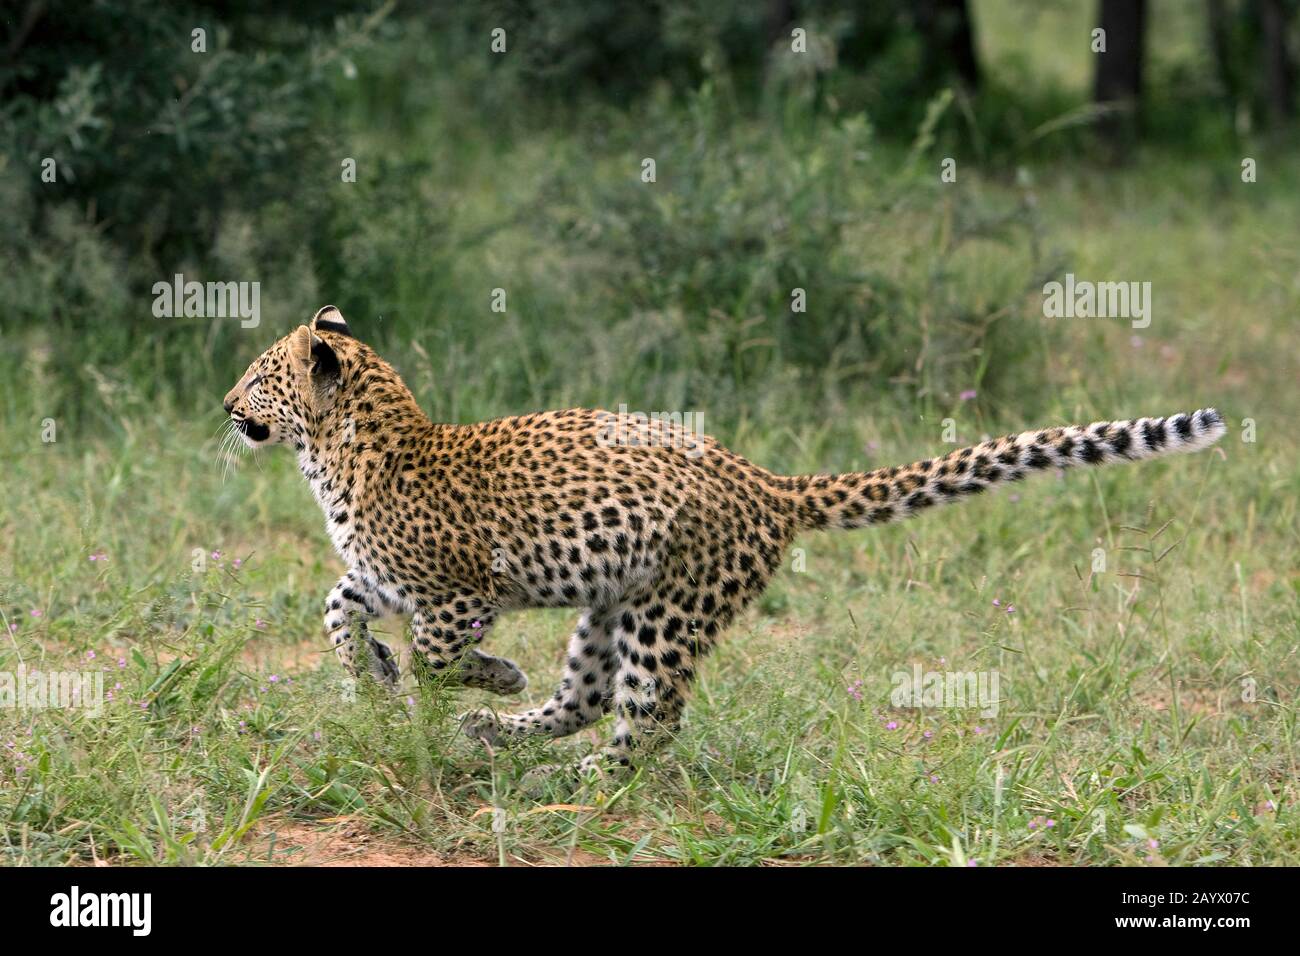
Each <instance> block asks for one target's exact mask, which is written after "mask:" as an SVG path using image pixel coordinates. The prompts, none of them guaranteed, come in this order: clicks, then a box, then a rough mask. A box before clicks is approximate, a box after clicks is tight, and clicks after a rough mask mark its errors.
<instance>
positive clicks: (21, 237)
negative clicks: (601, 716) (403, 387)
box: [0, 0, 1295, 422]
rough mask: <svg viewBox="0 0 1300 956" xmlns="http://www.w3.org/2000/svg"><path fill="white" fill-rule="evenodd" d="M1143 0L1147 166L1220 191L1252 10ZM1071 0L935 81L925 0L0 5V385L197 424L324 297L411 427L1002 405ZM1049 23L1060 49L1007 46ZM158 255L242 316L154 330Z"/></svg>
mask: <svg viewBox="0 0 1300 956" xmlns="http://www.w3.org/2000/svg"><path fill="white" fill-rule="evenodd" d="M1279 2H1281V4H1282V8H1284V9H1285V10H1286V11H1288V12H1287V17H1288V18H1289V20H1288V21H1287V22H1289V23H1290V26H1291V27H1294V26H1295V24H1294V22H1292V21H1294V19H1295V18H1294V17H1291V15H1290V6H1289V5H1288V4H1287V3H1286V2H1284V0H1279ZM1153 6H1154V11H1153V13H1152V15H1151V17H1150V18H1149V19H1150V21H1151V23H1152V24H1153V27H1152V29H1153V31H1154V33H1153V35H1154V40H1153V41H1151V44H1150V45H1151V46H1152V47H1153V51H1152V54H1151V56H1150V57H1149V61H1150V62H1149V63H1148V67H1147V74H1148V76H1147V83H1146V89H1145V94H1144V96H1145V101H1144V103H1143V124H1144V125H1143V129H1144V135H1145V141H1144V144H1143V149H1144V150H1145V151H1146V152H1145V153H1144V157H1143V161H1144V162H1147V161H1149V162H1153V163H1155V164H1157V165H1158V164H1159V162H1160V160H1159V159H1158V157H1159V156H1161V155H1169V156H1176V155H1180V154H1182V155H1185V154H1186V153H1188V152H1190V151H1194V152H1195V154H1196V155H1197V156H1198V157H1199V158H1200V160H1201V162H1202V164H1203V165H1204V166H1205V167H1207V168H1210V167H1213V166H1214V165H1215V164H1216V163H1219V164H1220V165H1221V168H1222V169H1223V170H1224V171H1223V173H1222V174H1221V175H1220V179H1219V180H1218V182H1219V184H1220V185H1221V186H1222V185H1223V184H1224V183H1227V182H1229V181H1230V180H1231V177H1232V175H1233V173H1234V170H1235V165H1236V163H1237V162H1238V160H1237V158H1236V157H1237V156H1239V155H1240V152H1241V149H1242V148H1243V140H1258V139H1259V137H1261V136H1262V135H1264V132H1263V124H1264V119H1265V118H1266V117H1269V116H1271V115H1272V114H1269V113H1268V110H1267V104H1266V103H1265V102H1264V101H1263V100H1262V99H1261V97H1265V98H1266V91H1262V88H1261V87H1260V85H1259V84H1258V83H1256V82H1254V80H1253V79H1252V78H1253V77H1254V76H1255V75H1256V74H1258V72H1259V70H1258V69H1252V64H1253V63H1254V62H1255V61H1256V60H1257V58H1258V39H1259V38H1258V34H1259V32H1260V26H1259V25H1260V23H1261V22H1262V21H1261V14H1260V9H1259V5H1258V4H1251V3H1247V2H1239V3H1232V2H1227V0H1224V2H1216V3H1211V4H1209V5H1208V7H1207V8H1205V9H1206V10H1207V11H1209V13H1212V14H1214V16H1213V17H1210V16H1207V15H1206V13H1205V11H1200V12H1197V11H1189V8H1190V7H1191V6H1192V5H1184V4H1175V3H1172V2H1161V3H1156V4H1154V5H1153ZM1274 6H1276V4H1274ZM1089 7H1090V5H1080V4H1070V3H1064V2H1062V3H1049V4H1039V3H1029V2H1022V0H1003V2H993V0H990V2H987V3H979V4H976V5H974V6H973V7H971V14H972V15H973V21H974V33H975V36H976V38H977V39H978V40H979V44H980V47H979V52H978V58H977V61H975V60H973V61H972V63H971V64H969V65H966V66H963V65H962V63H961V62H960V61H959V58H953V57H945V56H940V55H937V54H936V50H938V52H940V53H946V52H948V51H949V49H950V47H951V44H952V43H953V42H954V41H953V39H952V36H951V35H949V34H944V33H943V32H942V30H940V29H939V28H936V27H935V25H934V24H935V23H940V24H943V23H947V22H949V21H947V20H944V19H943V16H941V15H947V16H951V15H952V14H953V12H954V11H956V12H957V13H958V14H960V15H962V16H965V15H966V14H965V13H963V11H965V9H966V5H965V4H963V3H961V2H956V3H954V2H940V0H930V2H926V3H919V4H912V3H904V2H901V0H898V2H892V0H891V2H882V3H873V4H870V5H859V4H849V3H845V2H842V0H803V2H799V3H783V2H773V3H769V4H746V3H735V2H722V0H715V2H712V3H709V4H704V5H697V4H688V3H680V2H673V0H654V2H649V3H631V2H616V3H610V4H604V5H597V6H593V5H591V4H587V3H583V2H578V0H558V2H548V3H540V2H536V0H493V2H491V3H487V4H483V5H468V6H466V5H459V4H450V3H435V4H430V5H417V4H397V3H393V2H389V3H376V2H366V3H362V2H350V0H331V2H327V3H306V2H294V3H288V4H277V5H275V6H274V8H273V9H272V8H270V7H269V6H264V5H261V4H256V3H234V4H225V3H222V4H216V3H204V2H181V3H175V4H168V5H166V6H165V7H163V8H159V7H158V6H157V5H155V4H152V3H147V2H144V0H106V2H103V3H96V4H93V5H90V6H86V7H84V8H83V7H82V6H81V5H76V4H68V3H62V2H58V0H54V2H31V3H27V4H18V5H15V6H13V7H12V8H9V9H8V10H7V12H6V14H5V16H4V21H3V28H4V35H3V36H0V49H3V50H4V51H5V55H4V59H3V62H2V63H0V90H3V97H4V98H3V102H4V106H3V108H0V169H2V170H4V175H3V176H0V202H2V203H3V207H4V209H5V210H6V212H7V215H5V216H4V217H3V219H2V220H0V255H3V257H4V260H5V261H6V263H7V265H8V268H6V269H5V270H4V273H3V275H2V276H0V290H2V291H3V293H4V296H5V301H6V304H7V308H6V309H5V311H4V314H3V316H0V333H2V334H3V349H2V350H0V363H3V365H4V369H5V372H6V375H5V379H6V381H17V377H16V376H15V375H14V374H12V373H15V372H17V371H18V369H19V368H20V367H21V366H22V365H23V363H28V364H29V365H30V363H32V362H36V363H38V364H39V365H40V367H41V374H42V376H45V377H47V378H48V381H49V383H50V384H49V388H48V390H47V391H46V393H45V395H44V399H45V401H46V402H47V403H48V404H50V406H51V407H50V409H49V414H51V415H53V416H56V417H59V418H60V419H62V420H67V419H72V420H78V419H79V418H80V417H81V416H83V415H88V416H90V417H91V420H94V418H95V416H101V418H102V419H103V420H104V421H105V422H107V421H108V420H111V414H110V413H109V411H108V409H107V408H106V407H105V406H104V401H105V395H106V394H110V393H111V394H112V395H113V396H114V400H115V401H116V402H118V403H119V405H122V406H123V408H127V409H129V408H130V407H132V404H134V405H135V406H138V407H140V408H146V407H152V406H153V405H156V404H157V403H163V404H165V405H169V406H174V407H176V408H178V409H179V410H188V409H192V408H195V407H197V408H205V409H206V408H207V407H208V406H209V405H210V404H211V402H212V396H213V395H217V394H220V393H222V392H223V391H224V388H225V386H226V384H227V381H228V380H229V379H230V378H231V376H232V375H233V374H234V372H235V370H237V369H238V368H239V367H241V366H242V364H243V363H244V362H245V361H247V360H248V359H249V358H251V357H252V356H253V355H254V354H255V353H256V352H258V351H260V350H261V349H262V348H264V347H265V346H266V344H268V342H269V341H270V340H271V339H272V337H274V336H277V335H279V334H282V333H283V332H284V331H286V330H287V329H289V328H291V327H292V325H293V324H294V323H296V322H300V321H302V320H303V318H304V317H305V316H306V315H308V314H310V313H311V312H312V311H314V309H315V308H317V307H318V306H319V305H320V304H322V303H323V302H326V301H334V302H336V303H337V304H339V305H340V306H341V307H343V309H344V311H345V313H348V314H350V315H352V316H353V317H354V320H355V324H356V325H357V327H358V328H359V329H360V330H361V334H362V335H363V336H364V337H365V338H367V339H368V340H370V341H371V342H373V343H374V344H375V345H377V346H378V347H380V348H381V349H383V350H387V351H389V352H393V353H394V355H393V357H394V359H395V360H396V361H397V364H398V365H399V367H401V368H402V369H403V371H405V372H407V373H408V375H410V374H412V373H413V372H415V369H416V365H417V361H416V360H417V359H418V360H419V361H418V364H419V365H420V366H421V367H426V366H427V369H426V377H427V378H428V380H429V381H430V382H432V381H433V380H434V379H436V380H438V381H440V382H446V381H451V380H455V381H457V382H458V383H459V386H460V387H458V388H457V389H455V390H447V389H437V390H433V393H432V394H431V395H428V396H426V397H427V398H428V399H429V401H430V402H431V404H432V405H433V406H434V407H433V408H432V409H431V410H432V411H433V412H434V413H435V414H438V415H442V416H453V417H454V416H461V415H468V414H482V413H484V412H493V413H495V412H502V411H510V410H520V409H523V408H526V407H529V406H540V405H554V404H557V403H559V402H562V401H582V402H592V403H595V402H600V403H610V402H611V401H613V400H615V399H618V398H621V397H623V395H625V394H626V393H627V392H628V391H629V390H640V391H642V392H643V393H644V395H645V397H646V400H647V401H648V402H649V403H650V404H657V403H658V404H666V403H675V404H676V405H677V406H680V407H687V406H695V405H699V406H703V407H708V408H710V409H713V410H714V415H715V421H716V420H718V419H719V418H720V419H722V420H723V421H734V420H735V419H736V417H737V416H738V415H739V413H740V409H741V408H744V407H749V406H752V403H753V399H752V396H751V395H750V394H749V392H750V390H752V389H753V388H756V387H763V386H766V385H769V384H771V383H772V382H773V381H774V380H776V379H782V380H783V383H782V387H788V388H791V389H799V390H803V391H805V392H808V391H813V392H816V391H824V390H825V389H826V388H828V387H832V388H833V387H838V386H839V385H841V384H843V383H849V384H852V383H855V382H861V383H870V384H871V385H872V386H873V387H875V388H876V390H877V391H878V392H880V393H881V394H886V395H887V394H890V393H894V392H897V393H899V395H900V397H901V398H902V399H903V400H904V401H912V400H915V399H920V400H921V401H922V402H923V403H925V402H927V401H931V402H932V401H934V400H936V398H937V399H938V400H940V401H947V400H948V399H950V398H951V396H952V395H954V394H955V393H956V392H957V391H960V390H963V389H965V388H968V387H978V388H979V389H980V390H981V393H982V394H987V395H990V396H992V397H996V396H997V395H998V394H999V393H1001V394H1004V395H1005V394H1009V393H1010V392H1011V391H1013V390H1016V391H1020V392H1024V391H1026V390H1029V391H1032V390H1034V389H1035V387H1036V386H1039V385H1041V380H1040V378H1039V376H1038V369H1036V368H1035V367H1034V366H1033V363H1029V362H1025V361H1024V359H1025V356H1026V355H1027V354H1030V353H1031V352H1032V351H1033V350H1034V349H1037V348H1040V347H1041V346H1042V344H1043V343H1044V341H1045V340H1047V339H1050V337H1051V333H1050V331H1044V330H1042V329H1036V330H1035V334H1034V339H1033V340H1029V339H1027V338H1026V336H1025V335H1024V329H1023V328H1022V327H1021V324H1022V323H1021V320H1022V319H1023V318H1024V316H1025V314H1026V313H1025V309H1026V308H1029V309H1031V310H1032V309H1036V308H1037V305H1036V303H1035V302H1034V301H1033V300H1032V298H1031V296H1030V295H1029V294H1030V293H1032V292H1033V290H1035V289H1036V288H1038V287H1040V286H1041V283H1042V281H1043V279H1044V276H1046V275H1047V274H1049V273H1052V272H1053V271H1056V270H1058V269H1059V267H1060V266H1061V265H1062V263H1063V262H1064V259H1063V258H1062V256H1063V254H1064V253H1063V250H1062V249H1061V248H1059V247H1058V246H1057V245H1054V244H1053V243H1052V242H1051V241H1049V240H1048V239H1047V238H1046V237H1045V236H1044V235H1043V230H1042V223H1041V217H1040V214H1039V210H1038V208H1037V207H1036V205H1035V203H1036V201H1037V199H1036V195H1035V192H1034V189H1033V182H1034V171H1035V170H1040V169H1043V168H1044V167H1046V168H1047V169H1048V170H1049V171H1055V170H1059V169H1061V168H1079V169H1086V168H1087V167H1088V166H1089V164H1093V163H1099V162H1102V161H1103V160H1105V159H1107V158H1108V154H1106V153H1105V151H1104V150H1102V149H1100V147H1099V145H1098V144H1097V143H1096V142H1095V141H1094V138H1093V137H1092V129H1091V128H1092V126H1093V124H1094V122H1095V121H1096V119H1097V118H1098V116H1100V115H1104V114H1105V112H1106V110H1105V109H1103V108H1101V107H1099V106H1098V105H1097V104H1093V103H1091V102H1090V99H1089V94H1088V90H1087V88H1086V86H1087V82H1086V77H1084V76H1081V75H1074V76H1071V75H1070V74H1069V72H1068V71H1065V72H1062V71H1061V69H1060V65H1061V63H1062V62H1065V61H1068V62H1072V63H1075V64H1076V65H1080V66H1079V69H1080V70H1085V71H1086V69H1087V62H1088V59H1089V57H1090V54H1089V53H1088V51H1087V36H1088V30H1089V27H1090V24H1091V22H1092V14H1091V13H1090V12H1089V9H1088V8H1089ZM1270 9H1272V7H1270ZM1198 10H1199V8H1198ZM1215 17H1217V19H1215ZM791 24H797V25H798V27H799V28H800V29H803V30H805V31H806V43H807V52H806V53H803V54H795V53H794V52H792V50H791V43H792V40H791V35H790V31H791V29H792V27H791ZM1044 24H1046V26H1047V27H1048V28H1050V29H1053V30H1055V33H1054V34H1053V36H1055V37H1056V39H1055V41H1054V43H1047V44H1045V43H1035V44H1030V45H1027V46H1026V45H1023V44H1022V45H1020V46H1016V45H1015V40H1016V38H1017V37H1018V36H1020V35H1021V34H1022V33H1025V32H1029V33H1032V32H1033V31H1035V30H1041V29H1042V28H1043V27H1044ZM1213 24H1218V28H1216V29H1211V27H1212V25H1213ZM960 25H961V24H960V23H959V26H960ZM965 26H966V27H967V28H970V21H969V20H967V21H965ZM498 28H499V29H502V30H504V31H505V34H504V42H505V44H506V50H505V52H504V53H493V52H492V51H491V48H490V46H491V42H492V31H493V30H495V29H498ZM197 30H202V31H203V34H202V40H203V44H204V46H203V51H202V52H196V33H195V31H197ZM1292 33H1294V30H1292ZM1062 36H1066V37H1073V38H1074V40H1075V42H1077V44H1078V46H1077V49H1076V50H1073V51H1069V50H1066V49H1062V45H1061V39H1060V38H1061V37H1062ZM966 39H967V40H969V37H966ZM960 40H961V38H960V37H958V41H957V46H958V47H960ZM1026 51H1029V52H1028V53H1027V52H1026ZM1216 64H1217V67H1216ZM1252 117H1254V118H1256V120H1255V121H1254V122H1252ZM1273 118H1274V119H1277V117H1273ZM1268 135H1270V136H1273V137H1275V139H1274V142H1275V143H1276V142H1285V141H1286V139H1285V137H1286V133H1285V129H1283V130H1282V131H1281V132H1278V130H1277V128H1276V124H1275V128H1274V129H1273V131H1272V132H1271V133H1269V134H1268ZM1279 136H1280V137H1282V139H1281V140H1277V139H1276V137H1279ZM1254 145H1256V146H1261V147H1262V148H1268V144H1267V143H1265V142H1263V141H1259V142H1255V143H1254ZM1273 148H1278V147H1276V146H1274V147H1273ZM947 156H953V157H957V158H958V159H959V161H960V163H961V164H962V166H961V168H962V171H963V175H962V177H961V178H960V179H959V184H957V185H955V186H950V185H948V184H943V183H941V182H940V180H939V176H938V174H937V170H938V166H939V162H940V159H941V158H943V157H947ZM1152 156H1154V157H1157V158H1156V159H1150V157H1152ZM1216 156H1217V157H1218V159H1215V157H1216ZM646 157H651V158H653V159H654V160H655V162H656V164H657V170H658V176H657V181H656V182H655V183H654V184H645V183H642V182H641V181H640V179H639V174H640V170H641V163H642V160H643V159H644V158H646ZM47 159H53V160H54V161H55V163H56V170H57V179H56V181H54V182H46V181H44V180H43V178H42V172H43V169H44V166H43V163H45V161H46V160H47ZM347 159H353V160H355V161H356V163H357V168H358V175H357V181H356V182H355V183H351V182H344V181H343V177H342V175H341V164H342V163H343V162H344V161H345V160H347ZM969 164H976V165H975V166H972V165H969ZM976 167H978V169H979V170H980V171H981V175H982V176H983V177H984V178H985V179H986V180H990V181H993V182H1002V183H1004V184H1006V185H1007V187H1008V188H1005V189H999V190H996V191H989V190H985V189H981V188H980V186H979V185H978V184H977V183H974V182H973V181H972V178H971V177H970V175H969V174H967V172H966V171H967V170H970V169H973V168H976ZM176 273H182V274H183V275H184V276H185V277H186V278H187V279H191V280H199V281H207V280H216V281H257V282H260V283H261V287H262V290H261V292H262V294H261V306H262V325H261V327H260V328H258V329H255V330H251V331H250V330H245V329H243V328H241V327H240V325H239V323H238V322H237V321H232V320H230V319H223V318H211V319H187V318H176V319H157V318H155V317H154V316H153V314H152V312H151V306H152V303H153V295H152V293H151V291H150V289H151V287H152V286H153V284H154V283H156V282H158V281H167V280H170V278H171V277H172V276H173V275H174V274H176ZM494 288H502V289H505V290H506V292H507V295H508V311H507V313H506V314H504V315H498V314H495V313H492V312H490V311H489V309H488V304H489V301H490V296H491V290H492V289H494ZM795 289H802V290H804V294H805V296H806V300H807V303H808V306H807V311H806V312H796V311H793V310H792V302H793V296H794V291H793V290H795ZM73 338H75V339H76V341H77V342H78V348H77V349H75V350H68V349H64V348H60V347H58V346H59V344H60V343H62V342H66V341H69V340H70V339H73ZM404 356H405V358H404ZM588 356H591V357H594V358H596V359H597V360H596V361H590V362H589V361H584V359H585V358H586V357H588ZM420 357H423V358H420ZM467 367H472V368H474V369H476V373H475V374H474V375H466V374H465V371H464V370H465V369H466V368H467ZM416 377H419V376H416ZM476 388H478V389H480V392H479V393H478V394H476V393H475V389H476ZM628 397H629V398H632V397H633V396H631V395H629V396H628ZM738 397H739V398H738ZM1028 410H1029V411H1032V408H1030V409H1028Z"/></svg>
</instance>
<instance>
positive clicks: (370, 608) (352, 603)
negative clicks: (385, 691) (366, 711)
mask: <svg viewBox="0 0 1300 956" xmlns="http://www.w3.org/2000/svg"><path fill="white" fill-rule="evenodd" d="M383 607H384V604H383V599H382V598H381V597H379V596H378V595H375V594H371V593H369V591H368V589H367V588H366V586H365V583H364V582H363V581H362V580H361V577H360V575H358V574H357V573H356V572H355V571H349V572H348V573H347V574H345V575H343V577H341V578H339V582H338V584H336V585H334V588H333V590H331V591H330V593H329V597H327V598H326V599H325V633H326V634H328V635H329V639H330V642H331V643H332V644H333V645H334V653H335V654H337V655H338V658H339V660H340V661H342V663H343V666H344V667H346V668H347V669H348V672H349V673H351V674H353V675H354V676H357V677H359V676H361V675H360V667H359V665H358V662H357V647H358V645H359V644H364V645H365V652H364V653H365V655H366V657H367V658H368V670H369V672H370V673H371V674H373V675H374V677H375V678H376V679H377V680H379V681H380V683H382V684H384V685H386V686H388V687H390V688H391V687H396V686H397V681H398V679H399V678H400V676H401V674H400V671H399V669H398V665H397V657H396V655H394V654H393V652H392V650H391V649H389V647H388V645H387V644H385V643H384V642H383V641H380V640H376V639H375V638H374V637H372V636H371V634H370V629H369V627H367V622H368V621H371V620H373V619H374V618H376V617H378V616H379V614H380V609H381V608H383Z"/></svg>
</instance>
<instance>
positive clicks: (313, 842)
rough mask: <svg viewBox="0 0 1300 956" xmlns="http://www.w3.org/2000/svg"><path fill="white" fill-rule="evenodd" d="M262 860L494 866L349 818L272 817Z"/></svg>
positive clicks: (550, 862)
mask: <svg viewBox="0 0 1300 956" xmlns="http://www.w3.org/2000/svg"><path fill="white" fill-rule="evenodd" d="M260 843H261V844H262V847H264V848H265V856H264V857H263V858H264V859H266V860H268V861H269V862H271V863H272V864H273V865H276V866H325V867H329V866H475V867H477V866H497V865H499V861H498V860H497V858H496V857H495V856H486V855H477V854H474V853H451V854H446V853H439V852H437V851H434V850H430V849H428V848H427V847H423V846H420V845H419V844H417V843H415V842H412V841H403V840H401V839H399V838H394V837H387V836H383V835H380V834H376V833H375V832H374V831H373V830H371V829H370V828H368V827H367V826H366V825H365V823H363V822H362V821H359V820H355V819H352V818H349V817H341V818H335V819H333V820H330V821H321V822H319V823H306V822H303V821H299V820H271V821H268V823H267V825H266V826H264V827H263V829H262V831H261V833H260ZM507 862H508V864H509V865H512V866H567V865H572V866H607V865H609V860H607V859H605V858H603V857H599V856H597V855H596V854H594V853H588V852H586V851H584V850H575V851H574V852H573V854H572V856H569V855H567V854H564V853H557V854H554V855H550V854H548V855H545V856H540V857H535V858H529V859H524V858H519V857H512V858H510V859H509V860H508V861H507Z"/></svg>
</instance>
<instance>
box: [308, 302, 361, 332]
mask: <svg viewBox="0 0 1300 956" xmlns="http://www.w3.org/2000/svg"><path fill="white" fill-rule="evenodd" d="M311 327H312V328H313V329H315V330H316V331H318V332H337V333H339V334H340V335H346V336H349V337H351V336H352V330H351V329H349V328H348V322H347V319H345V318H343V313H342V312H340V311H339V310H338V309H337V308H336V307H335V306H332V305H327V306H325V307H324V308H322V309H321V310H320V311H319V312H317V313H316V314H315V315H314V316H313V317H312V320H311Z"/></svg>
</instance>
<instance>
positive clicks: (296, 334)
mask: <svg viewBox="0 0 1300 956" xmlns="http://www.w3.org/2000/svg"><path fill="white" fill-rule="evenodd" d="M315 341H316V336H315V335H313V334H312V331H311V329H309V328H307V326H305V325H300V326H298V327H297V328H296V329H294V330H293V334H292V335H290V336H289V354H290V355H292V356H293V358H294V361H296V362H297V363H298V364H299V365H308V364H310V362H311V347H312V344H313V343H314V342H315Z"/></svg>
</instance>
